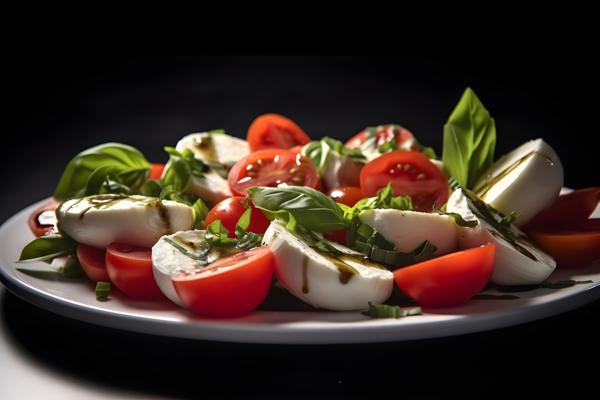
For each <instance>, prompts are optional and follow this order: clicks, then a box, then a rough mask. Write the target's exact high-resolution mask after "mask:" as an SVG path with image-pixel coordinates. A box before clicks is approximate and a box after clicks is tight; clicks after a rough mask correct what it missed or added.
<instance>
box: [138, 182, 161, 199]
mask: <svg viewBox="0 0 600 400" xmlns="http://www.w3.org/2000/svg"><path fill="white" fill-rule="evenodd" d="M163 187H164V185H163V183H162V181H161V180H160V179H148V180H147V181H146V182H144V184H143V185H142V187H141V188H140V193H141V194H143V195H144V196H150V197H159V196H160V193H161V192H162V190H163Z"/></svg>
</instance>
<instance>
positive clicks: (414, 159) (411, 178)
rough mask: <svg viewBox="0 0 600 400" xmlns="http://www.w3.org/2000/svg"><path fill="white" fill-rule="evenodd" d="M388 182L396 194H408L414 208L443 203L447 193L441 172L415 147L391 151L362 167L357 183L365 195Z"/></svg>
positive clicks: (437, 205)
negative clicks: (408, 149)
mask: <svg viewBox="0 0 600 400" xmlns="http://www.w3.org/2000/svg"><path fill="white" fill-rule="evenodd" d="M388 183H391V184H392V190H393V192H394V194H395V195H396V196H399V195H402V196H410V197H411V198H412V202H413V205H414V207H415V210H417V211H431V210H432V209H433V208H434V207H435V208H440V207H442V206H443V205H444V204H445V203H446V201H447V200H448V196H449V194H450V189H449V187H448V180H447V179H446V177H445V176H444V173H443V172H442V171H440V170H439V168H437V167H436V166H435V165H434V164H433V163H432V162H431V161H429V158H427V157H426V156H425V155H423V154H422V153H420V152H418V151H393V152H391V153H387V154H384V155H382V156H381V157H379V158H376V159H374V160H373V161H371V162H370V163H368V164H367V165H365V166H364V168H363V169H362V172H361V174H360V187H361V189H362V191H363V193H364V194H365V196H368V197H370V196H375V195H376V194H377V191H378V190H379V189H381V188H383V187H385V186H387V184H388Z"/></svg>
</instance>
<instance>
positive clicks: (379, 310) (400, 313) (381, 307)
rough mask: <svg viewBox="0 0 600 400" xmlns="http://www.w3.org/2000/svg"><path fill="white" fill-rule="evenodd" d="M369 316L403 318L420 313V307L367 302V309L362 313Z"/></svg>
mask: <svg viewBox="0 0 600 400" xmlns="http://www.w3.org/2000/svg"><path fill="white" fill-rule="evenodd" d="M363 314H364V315H367V316H369V317H371V318H404V317H409V316H413V315H422V314H423V312H422V310H421V307H411V308H400V307H399V306H390V305H387V304H374V303H371V302H369V309H368V310H367V311H366V312H364V313H363Z"/></svg>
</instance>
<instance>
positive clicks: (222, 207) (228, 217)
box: [204, 196, 271, 237]
mask: <svg viewBox="0 0 600 400" xmlns="http://www.w3.org/2000/svg"><path fill="white" fill-rule="evenodd" d="M243 202H244V197H242V196H233V197H230V198H228V199H225V200H223V201H221V202H220V203H218V204H217V205H215V206H214V207H213V208H212V209H211V210H210V211H209V212H208V215H207V216H206V219H205V220H204V227H205V228H206V227H207V226H208V225H210V224H211V223H213V222H214V221H217V220H219V221H221V224H223V226H224V227H225V228H227V229H228V230H229V235H228V236H229V237H235V225H236V224H237V222H238V220H239V219H240V217H241V216H242V214H243V213H245V212H246V207H244V204H243ZM250 208H251V209H252V211H251V214H250V225H249V226H248V231H249V232H254V233H260V234H263V233H265V231H266V230H267V228H268V227H269V224H270V223H271V221H269V219H268V218H267V217H265V215H264V214H263V213H262V211H260V210H259V209H258V208H256V207H254V205H253V204H252V202H250Z"/></svg>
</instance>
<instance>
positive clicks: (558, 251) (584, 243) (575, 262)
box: [529, 227, 600, 268]
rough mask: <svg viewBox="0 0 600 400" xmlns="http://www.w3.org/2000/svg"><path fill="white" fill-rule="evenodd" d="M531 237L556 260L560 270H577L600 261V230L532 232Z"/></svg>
mask: <svg viewBox="0 0 600 400" xmlns="http://www.w3.org/2000/svg"><path fill="white" fill-rule="evenodd" d="M529 237H530V238H531V239H532V240H533V241H534V242H535V243H536V244H537V245H538V246H540V247H541V248H542V249H543V250H544V251H545V252H546V253H548V254H550V255H551V256H552V257H554V259H555V260H556V262H557V264H558V267H559V268H577V267H582V266H587V265H590V264H591V263H592V262H593V261H595V260H597V259H600V230H599V229H598V228H597V227H595V228H592V229H590V230H587V231H586V230H580V231H568V230H558V231H550V232H544V231H530V232H529Z"/></svg>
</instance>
